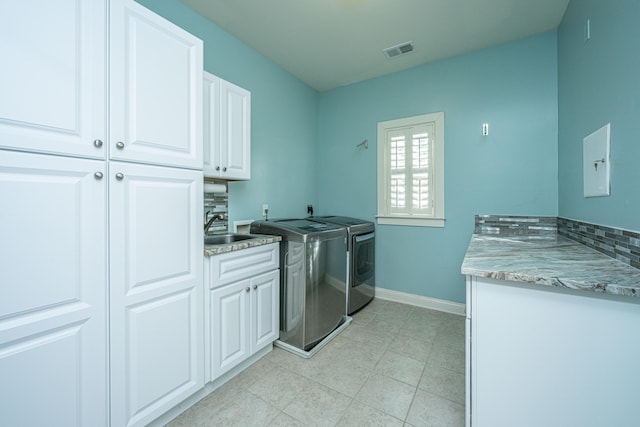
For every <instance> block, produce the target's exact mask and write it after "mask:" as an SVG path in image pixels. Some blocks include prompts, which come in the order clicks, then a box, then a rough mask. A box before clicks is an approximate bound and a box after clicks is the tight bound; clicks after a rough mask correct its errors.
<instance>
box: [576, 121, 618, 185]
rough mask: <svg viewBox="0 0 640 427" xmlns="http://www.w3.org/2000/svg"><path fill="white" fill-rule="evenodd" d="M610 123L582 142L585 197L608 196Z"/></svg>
mask: <svg viewBox="0 0 640 427" xmlns="http://www.w3.org/2000/svg"><path fill="white" fill-rule="evenodd" d="M610 126H611V124H610V123H607V124H606V125H605V126H603V127H601V128H600V129H598V130H597V131H595V132H593V133H592V134H591V135H589V136H587V137H586V138H584V139H583V140H582V173H583V180H584V197H597V196H608V195H609V194H610V185H609V170H610V168H609V165H610V161H609V138H610Z"/></svg>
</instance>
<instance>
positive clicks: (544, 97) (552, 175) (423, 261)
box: [317, 31, 558, 302]
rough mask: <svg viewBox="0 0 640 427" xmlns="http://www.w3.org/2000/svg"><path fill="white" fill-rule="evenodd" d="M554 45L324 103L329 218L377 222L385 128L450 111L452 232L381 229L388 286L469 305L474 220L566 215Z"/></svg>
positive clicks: (323, 179) (476, 60) (381, 278)
mask: <svg viewBox="0 0 640 427" xmlns="http://www.w3.org/2000/svg"><path fill="white" fill-rule="evenodd" d="M556 46H557V39H556V32H555V31H553V32H548V33H545V34H541V35H538V36H534V37H530V38H527V39H524V40H521V41H518V42H514V43H509V44H506V45H501V46H498V47H494V48H490V49H485V50H482V51H478V52H475V53H471V54H467V55H463V56H458V57H455V58H452V59H448V60H444V61H439V62H436V63H433V64H427V65H424V66H420V67H416V68H412V69H410V70H408V71H404V72H399V73H395V74H392V75H389V76H385V77H381V78H377V79H373V80H369V81H365V82H362V83H358V84H353V85H350V86H346V87H343V88H338V89H335V90H333V91H329V92H324V93H321V94H320V120H319V143H318V148H317V150H318V151H317V157H318V178H319V181H318V185H319V193H318V196H319V207H320V213H324V214H330V213H331V214H341V215H349V216H355V217H361V218H368V219H371V220H373V219H374V217H375V214H376V207H377V202H376V140H377V135H376V126H377V122H379V121H384V120H391V119H397V118H401V117H408V116H414V115H418V114H425V113H431V112H436V111H444V113H445V216H446V218H447V220H446V226H445V227H444V228H426V227H402V226H381V225H379V226H377V236H376V237H377V241H376V245H377V247H376V250H377V256H376V262H377V265H376V266H377V270H376V271H377V281H378V284H379V286H380V287H383V288H387V289H392V290H398V291H402V292H408V293H412V294H417V295H423V296H429V297H433V298H439V299H445V300H449V301H457V302H464V300H465V295H464V279H463V276H461V275H460V265H461V263H462V259H463V257H464V253H465V251H466V248H467V245H468V243H469V238H470V236H471V234H472V233H473V222H474V215H475V214H483V213H492V214H501V213H504V214H513V215H551V216H555V215H557V203H558V193H557V188H558V181H557V177H558V169H557V150H558V146H557V135H558V123H557V96H558V95H557V50H556ZM485 122H486V123H489V131H490V134H489V136H488V137H483V136H481V129H482V123H485ZM364 139H368V140H369V149H368V150H365V149H363V148H356V144H358V143H359V142H361V141H362V140H364Z"/></svg>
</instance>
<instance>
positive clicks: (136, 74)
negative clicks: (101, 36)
mask: <svg viewBox="0 0 640 427" xmlns="http://www.w3.org/2000/svg"><path fill="white" fill-rule="evenodd" d="M110 18H111V21H110V42H111V45H110V49H111V56H110V83H111V86H110V100H111V103H110V106H111V107H110V108H111V112H110V130H111V135H110V141H109V144H110V158H111V159H114V160H125V161H132V162H141V163H148V164H157V165H166V166H176V167H184V168H191V169H202V73H203V71H202V56H203V53H202V52H203V48H202V41H201V40H200V39H198V38H197V37H195V36H193V35H192V34H190V33H188V32H186V31H184V30H183V29H182V28H180V27H178V26H176V25H174V24H172V23H171V22H169V21H167V20H165V19H164V18H162V17H160V16H158V15H156V14H155V13H153V12H151V11H149V10H148V9H146V8H144V7H143V6H141V5H139V4H137V3H136V2H134V1H133V0H112V1H111V16H110Z"/></svg>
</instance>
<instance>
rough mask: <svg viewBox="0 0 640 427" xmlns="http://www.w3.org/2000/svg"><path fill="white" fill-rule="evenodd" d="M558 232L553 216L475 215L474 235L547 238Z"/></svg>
mask: <svg viewBox="0 0 640 427" xmlns="http://www.w3.org/2000/svg"><path fill="white" fill-rule="evenodd" d="M557 230H558V225H557V218H556V217H555V216H553V217H551V216H517V215H476V216H475V230H474V233H476V234H499V235H504V236H547V235H555V234H556V233H557Z"/></svg>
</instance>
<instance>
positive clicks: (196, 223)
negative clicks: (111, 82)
mask: <svg viewBox="0 0 640 427" xmlns="http://www.w3.org/2000/svg"><path fill="white" fill-rule="evenodd" d="M110 186H111V188H110V221H111V223H110V236H111V247H110V271H111V307H110V312H111V410H112V422H113V424H114V425H122V426H124V425H127V426H130V425H145V424H147V423H148V422H149V421H151V420H153V419H154V418H156V417H157V416H159V415H161V414H162V413H164V412H166V411H167V410H168V409H170V408H172V407H173V406H175V405H176V404H178V403H180V402H181V401H182V400H184V399H185V398H186V397H188V396H189V395H191V394H192V393H194V392H195V391H197V390H198V389H200V388H201V387H202V386H203V385H204V324H203V323H204V304H203V250H204V248H203V239H202V218H201V214H202V172H197V171H190V170H185V169H174V168H167V167H157V166H143V165H137V164H133V163H121V162H111V164H110Z"/></svg>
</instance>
